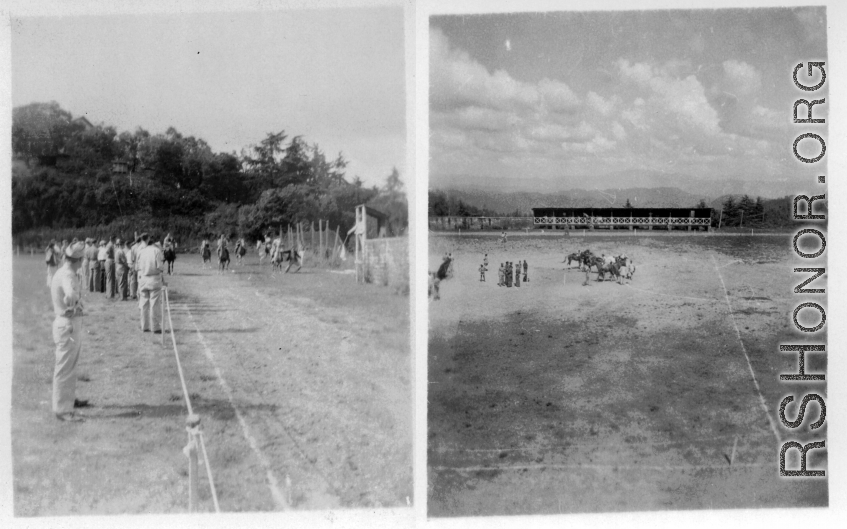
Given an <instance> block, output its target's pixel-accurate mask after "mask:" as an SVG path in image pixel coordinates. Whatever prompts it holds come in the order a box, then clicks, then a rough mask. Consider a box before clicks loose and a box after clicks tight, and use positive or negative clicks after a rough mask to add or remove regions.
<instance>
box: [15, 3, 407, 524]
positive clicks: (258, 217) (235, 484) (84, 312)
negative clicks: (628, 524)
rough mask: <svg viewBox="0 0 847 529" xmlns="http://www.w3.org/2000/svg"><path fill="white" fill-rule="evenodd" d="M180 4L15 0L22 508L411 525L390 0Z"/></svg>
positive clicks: (399, 85)
mask: <svg viewBox="0 0 847 529" xmlns="http://www.w3.org/2000/svg"><path fill="white" fill-rule="evenodd" d="M89 4H90V3H89ZM182 4H184V5H182V6H181V5H180V4H174V5H172V6H169V5H168V4H166V3H158V4H151V3H141V4H139V5H137V6H133V5H130V3H123V4H114V5H110V6H106V4H102V5H101V6H100V7H99V8H96V9H93V8H92V9H89V8H90V5H89V6H88V7H89V8H86V7H85V6H82V7H80V9H78V10H74V9H73V8H69V6H64V8H65V11H62V6H59V5H58V4H56V5H55V9H56V11H55V12H53V11H52V10H51V9H50V4H46V7H45V6H44V5H42V6H41V7H40V8H37V7H33V6H30V7H26V6H20V5H19V6H18V9H17V10H15V11H13V12H12V13H11V15H10V14H9V13H6V16H8V17H9V18H7V20H6V22H8V23H9V25H10V28H9V33H10V41H11V42H10V44H11V46H10V50H11V53H10V55H11V70H10V73H11V76H10V79H11V82H10V89H11V90H10V91H11V108H10V114H11V120H10V122H11V123H10V124H11V130H10V136H9V137H10V138H11V150H10V153H9V154H10V155H11V164H10V167H11V175H10V178H9V180H8V184H7V185H9V186H10V194H11V199H10V202H11V212H10V218H11V233H10V234H8V233H7V234H5V235H7V236H8V235H10V237H9V238H4V241H5V242H4V245H5V246H8V250H9V253H8V256H9V262H8V265H9V266H7V267H5V268H4V269H5V270H7V271H8V272H7V273H8V274H9V277H10V283H11V289H10V290H9V291H8V296H7V298H10V300H11V302H10V304H11V325H10V329H9V336H10V340H9V344H8V345H9V346H10V347H9V348H8V349H7V351H8V355H7V357H8V358H9V364H10V370H11V376H10V381H11V415H10V417H11V418H10V431H11V464H12V468H11V470H10V473H9V483H10V488H11V489H12V493H11V495H10V497H11V498H12V499H13V505H12V507H11V510H12V512H13V516H14V517H15V518H17V519H18V521H20V520H21V519H24V520H26V519H34V518H40V517H67V516H78V515H86V516H88V515H118V514H120V515H126V514H135V515H146V514H177V513H249V512H258V513H270V512H273V513H276V512H281V511H294V512H300V511H311V512H314V511H329V510H332V511H339V512H340V511H345V510H357V511H363V510H364V511H365V512H367V513H370V514H373V515H375V516H378V515H379V513H380V512H381V511H392V512H397V511H399V512H401V513H402V512H407V513H408V515H396V514H395V518H396V517H397V516H400V518H401V519H404V520H405V522H403V523H406V524H408V522H409V519H410V518H409V516H410V515H411V512H412V510H411V507H412V506H413V504H414V494H413V481H412V480H413V473H412V442H413V438H412V436H413V426H414V424H413V421H414V408H413V402H414V394H413V391H414V388H413V383H412V380H413V370H412V367H413V363H412V352H411V337H410V296H409V290H410V277H409V269H410V264H409V250H410V248H409V229H408V228H409V214H408V200H407V193H409V192H410V181H409V174H410V173H409V170H408V168H407V157H406V152H407V145H406V112H407V110H406V55H405V46H404V42H405V36H404V35H405V33H404V31H405V29H404V26H405V24H404V20H405V11H404V6H403V4H402V3H400V2H393V3H391V2H382V3H381V4H379V5H374V4H375V3H374V2H371V3H370V4H371V5H361V6H357V5H355V4H353V5H350V6H340V5H338V3H334V4H332V5H321V4H318V5H315V6H312V5H309V4H308V3H300V4H298V5H296V6H293V7H292V6H287V7H286V6H284V5H279V6H275V5H273V4H272V3H267V2H266V3H264V4H263V5H259V4H261V3H255V4H256V5H247V3H233V6H227V5H226V4H225V3H219V4H212V3H209V4H208V5H206V4H199V3H191V4H187V3H182ZM324 4H328V3H327V2H324ZM144 6H147V7H146V8H145V7H144ZM151 6H152V7H151ZM239 6H241V7H239ZM4 483H5V481H4ZM389 514H390V513H389ZM403 516H405V518H403ZM342 519H344V518H343V515H342ZM325 521H326V520H325ZM122 523H123V522H122Z"/></svg>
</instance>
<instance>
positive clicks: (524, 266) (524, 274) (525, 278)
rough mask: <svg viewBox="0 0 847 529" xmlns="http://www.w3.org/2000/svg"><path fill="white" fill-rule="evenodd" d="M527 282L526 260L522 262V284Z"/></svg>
mask: <svg viewBox="0 0 847 529" xmlns="http://www.w3.org/2000/svg"><path fill="white" fill-rule="evenodd" d="M528 281H529V265H528V264H526V259H524V260H523V282H524V283H526V282H528Z"/></svg>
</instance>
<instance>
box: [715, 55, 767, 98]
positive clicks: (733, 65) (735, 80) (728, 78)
mask: <svg viewBox="0 0 847 529" xmlns="http://www.w3.org/2000/svg"><path fill="white" fill-rule="evenodd" d="M723 71H724V81H723V85H724V87H723V89H724V91H726V92H729V93H731V94H735V95H736V96H751V95H755V94H756V93H758V92H759V90H761V89H762V74H761V73H759V71H758V70H757V69H756V68H754V67H753V66H750V65H749V64H747V63H746V62H744V61H736V60H733V59H730V60H726V61H724V62H723Z"/></svg>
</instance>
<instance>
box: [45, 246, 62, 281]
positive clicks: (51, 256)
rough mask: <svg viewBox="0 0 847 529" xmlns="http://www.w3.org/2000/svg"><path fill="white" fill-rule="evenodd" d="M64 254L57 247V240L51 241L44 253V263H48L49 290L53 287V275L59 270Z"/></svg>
mask: <svg viewBox="0 0 847 529" xmlns="http://www.w3.org/2000/svg"><path fill="white" fill-rule="evenodd" d="M61 255H62V253H61V252H59V249H58V248H57V247H56V240H55V239H54V240H51V241H50V243H49V244H48V245H47V249H46V250H45V251H44V262H46V263H47V288H51V286H52V285H53V275H54V274H55V273H56V270H58V269H59V264H60V260H61Z"/></svg>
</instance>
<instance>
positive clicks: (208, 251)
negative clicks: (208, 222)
mask: <svg viewBox="0 0 847 529" xmlns="http://www.w3.org/2000/svg"><path fill="white" fill-rule="evenodd" d="M200 255H201V256H203V269H205V268H206V265H207V264H208V265H209V268H212V247H211V246H209V240H208V239H203V242H201V243H200Z"/></svg>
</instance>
